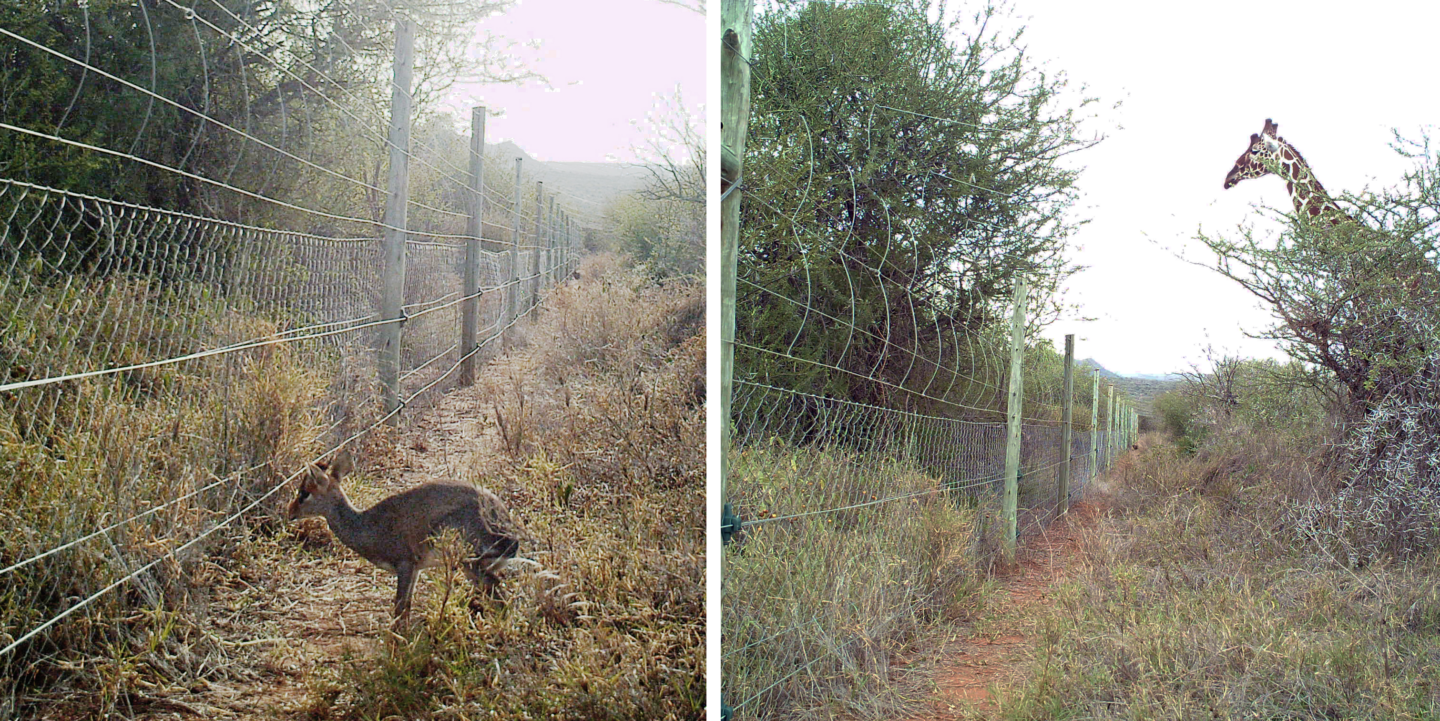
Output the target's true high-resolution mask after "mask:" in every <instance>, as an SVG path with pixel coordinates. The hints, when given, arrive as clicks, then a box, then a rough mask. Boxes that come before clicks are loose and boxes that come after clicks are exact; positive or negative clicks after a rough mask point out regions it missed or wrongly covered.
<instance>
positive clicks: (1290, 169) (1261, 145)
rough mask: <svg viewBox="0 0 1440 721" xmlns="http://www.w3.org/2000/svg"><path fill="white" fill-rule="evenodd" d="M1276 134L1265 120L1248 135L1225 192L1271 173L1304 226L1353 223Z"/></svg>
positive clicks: (1268, 121)
mask: <svg viewBox="0 0 1440 721" xmlns="http://www.w3.org/2000/svg"><path fill="white" fill-rule="evenodd" d="M1279 130H1280V126H1279V125H1277V124H1276V123H1275V122H1274V121H1273V120H1271V119H1269V118H1266V119H1265V127H1264V129H1262V130H1261V131H1260V132H1259V133H1252V134H1251V135H1250V144H1249V145H1248V146H1246V148H1245V152H1243V153H1241V154H1240V159H1239V160H1236V161H1235V166H1234V167H1232V168H1231V169H1230V172H1229V174H1227V175H1226V176H1225V189H1226V190H1229V189H1230V188H1232V187H1234V186H1235V185H1236V184H1237V183H1239V182H1240V181H1242V180H1249V179H1251V178H1259V177H1261V176H1264V175H1270V174H1272V173H1273V174H1275V175H1278V176H1280V177H1281V178H1283V179H1284V180H1285V189H1286V190H1287V191H1289V193H1290V202H1292V203H1294V204H1295V214H1296V215H1298V216H1300V218H1301V219H1303V220H1305V221H1306V222H1309V223H1312V224H1314V223H1317V222H1318V223H1328V224H1330V225H1331V226H1336V225H1341V224H1343V223H1355V222H1357V221H1356V220H1355V219H1354V218H1352V217H1350V215H1349V214H1348V213H1346V212H1345V211H1344V210H1342V209H1341V208H1340V206H1339V205H1337V204H1336V203H1335V201H1334V200H1332V199H1331V198H1330V195H1329V194H1328V193H1326V192H1325V187H1324V186H1322V185H1320V181H1319V180H1317V179H1316V178H1315V173H1314V171H1312V170H1311V169H1310V164H1309V163H1307V162H1305V158H1303V157H1301V156H1300V151H1298V150H1296V149H1295V146H1293V145H1291V144H1290V143H1289V142H1287V141H1286V140H1285V139H1284V138H1282V137H1280V135H1279Z"/></svg>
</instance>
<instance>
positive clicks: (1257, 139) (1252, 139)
mask: <svg viewBox="0 0 1440 721" xmlns="http://www.w3.org/2000/svg"><path fill="white" fill-rule="evenodd" d="M1258 142H1260V134H1259V133H1251V134H1250V144H1251V145H1254V144H1256V143H1258Z"/></svg>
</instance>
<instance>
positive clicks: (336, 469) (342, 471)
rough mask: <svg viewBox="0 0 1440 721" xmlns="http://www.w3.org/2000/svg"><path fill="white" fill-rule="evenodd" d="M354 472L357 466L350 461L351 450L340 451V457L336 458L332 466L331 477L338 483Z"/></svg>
mask: <svg viewBox="0 0 1440 721" xmlns="http://www.w3.org/2000/svg"><path fill="white" fill-rule="evenodd" d="M353 470H355V464H354V463H353V462H352V461H351V460H350V450H349V449H346V450H343V451H340V455H338V456H335V461H334V462H333V463H331V464H330V477H331V478H334V479H335V480H337V481H338V480H340V478H341V477H343V476H345V475H346V474H348V473H349V472H350V471H353Z"/></svg>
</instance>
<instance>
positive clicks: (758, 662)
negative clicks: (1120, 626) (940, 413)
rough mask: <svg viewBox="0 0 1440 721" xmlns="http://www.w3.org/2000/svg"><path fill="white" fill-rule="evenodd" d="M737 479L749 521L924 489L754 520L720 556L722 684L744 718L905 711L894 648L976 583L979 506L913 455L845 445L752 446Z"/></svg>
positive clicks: (743, 454)
mask: <svg viewBox="0 0 1440 721" xmlns="http://www.w3.org/2000/svg"><path fill="white" fill-rule="evenodd" d="M731 481H732V482H731V485H730V489H731V498H732V501H733V502H734V503H736V505H737V507H738V508H739V509H740V510H741V511H742V515H746V516H748V517H749V518H751V519H765V518H767V517H774V516H776V515H779V514H780V513H781V512H782V511H783V512H795V511H800V510H818V509H831V508H841V507H846V506H854V505H857V504H861V503H865V502H867V501H872V500H878V499H880V498H881V497H882V496H885V497H890V496H904V495H909V494H915V495H914V496H913V497H911V498H907V499H904V500H897V501H890V502H885V503H877V504H874V505H867V506H860V507H856V508H848V509H846V510H841V511H837V512H829V513H820V514H816V515H809V516H803V517H799V518H792V519H789V520H781V521H778V522H774V523H766V524H762V525H753V526H750V527H748V528H746V529H745V530H744V534H743V537H742V538H741V539H740V540H738V541H736V542H734V543H732V544H731V545H730V546H729V547H727V549H726V551H725V558H724V563H723V573H724V588H723V610H724V614H725V616H724V639H723V648H724V654H725V661H724V676H723V678H724V684H725V686H724V695H725V698H726V702H727V703H729V704H730V705H732V706H736V707H737V711H738V714H737V718H806V717H813V716H824V715H827V714H832V713H843V714H864V715H868V716H873V715H874V714H883V713H886V712H894V711H897V710H899V709H900V708H902V707H903V704H904V699H903V698H902V697H901V694H900V693H899V689H898V687H896V686H894V685H893V684H892V681H893V674H894V673H895V671H896V670H897V669H896V659H897V656H898V655H899V654H900V653H902V652H904V651H905V650H907V649H909V648H910V647H911V646H912V644H913V643H914V642H915V641H916V640H917V639H920V638H923V637H924V636H926V635H927V634H930V633H934V632H935V630H936V629H937V628H939V627H942V626H943V625H944V624H945V623H946V622H947V621H949V620H952V619H953V616H954V615H955V614H956V612H957V611H959V610H960V609H962V608H964V607H965V605H966V604H965V601H966V599H967V596H968V595H969V594H970V593H971V592H972V591H974V590H975V589H976V588H977V587H978V585H979V582H980V578H981V576H980V574H978V573H976V571H975V570H974V564H973V561H972V559H973V558H974V557H975V553H974V548H973V546H974V544H975V543H976V539H977V534H976V533H975V527H976V523H977V511H975V510H974V509H964V508H961V507H960V506H961V505H962V504H959V503H956V500H958V499H952V498H950V497H948V495H947V494H945V493H943V492H940V491H939V481H937V480H936V479H934V478H930V477H928V476H926V475H924V474H921V473H919V472H917V471H916V470H915V469H914V468H911V467H908V466H906V465H905V464H903V463H900V462H896V461H894V460H888V461H887V460H865V461H864V462H863V464H862V462H861V459H860V458H859V457H853V456H852V455H851V454H849V453H847V452H844V451H838V450H832V451H819V450H805V449H793V448H786V447H781V446H776V447H772V448H759V447H753V448H746V449H742V450H740V451H737V452H735V453H734V454H733V455H732V460H731ZM797 671H798V672H797Z"/></svg>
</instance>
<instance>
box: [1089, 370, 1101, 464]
mask: <svg viewBox="0 0 1440 721" xmlns="http://www.w3.org/2000/svg"><path fill="white" fill-rule="evenodd" d="M1090 378H1091V380H1092V381H1093V382H1094V384H1095V385H1094V390H1092V391H1091V394H1090V476H1089V478H1088V479H1087V480H1086V483H1089V482H1090V481H1094V480H1095V477H1096V476H1098V475H1100V369H1099V368H1092V369H1091V370H1090Z"/></svg>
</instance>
